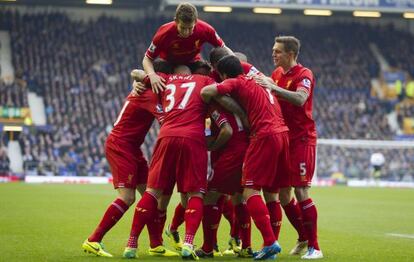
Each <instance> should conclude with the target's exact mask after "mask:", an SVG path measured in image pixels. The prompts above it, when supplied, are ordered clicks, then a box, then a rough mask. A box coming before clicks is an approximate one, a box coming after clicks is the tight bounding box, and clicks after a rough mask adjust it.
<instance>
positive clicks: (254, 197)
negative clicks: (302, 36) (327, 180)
mask: <svg viewBox="0 0 414 262" xmlns="http://www.w3.org/2000/svg"><path fill="white" fill-rule="evenodd" d="M206 42H208V43H210V44H211V45H213V46H214V47H215V48H213V49H212V51H211V52H210V62H209V63H207V62H205V61H203V60H201V56H200V51H201V47H202V45H203V44H204V43H206ZM299 49H300V42H299V40H298V39H296V38H295V37H293V36H279V37H276V38H275V43H274V46H273V54H272V56H273V59H274V63H275V65H276V69H275V71H274V72H273V73H272V76H271V77H266V76H265V75H263V74H262V73H260V72H259V71H258V70H257V69H256V68H255V67H254V66H252V65H250V64H248V63H247V59H246V57H245V56H243V55H242V54H240V53H239V54H238V55H237V56H236V55H235V54H234V53H233V52H232V51H231V50H230V49H229V48H228V47H226V46H225V44H224V42H223V40H222V39H221V38H220V37H219V35H218V34H217V33H216V31H215V29H214V28H213V27H212V26H210V25H209V24H208V23H206V22H204V21H202V20H200V19H198V14H197V9H196V8H195V6H193V5H192V4H189V3H181V4H180V5H178V7H177V10H176V14H175V18H174V21H172V22H170V23H167V24H164V25H162V26H161V27H160V28H159V29H158V31H157V32H156V34H155V36H154V38H153V41H152V43H151V45H150V46H149V48H148V50H147V52H146V54H145V57H144V59H143V68H144V70H133V71H132V73H131V76H132V77H133V79H134V82H133V87H134V89H133V91H132V92H131V93H130V94H129V95H128V97H127V98H126V101H125V104H124V106H123V108H122V110H121V112H120V113H119V116H118V119H117V120H116V121H115V123H114V128H113V130H112V131H111V133H110V134H109V136H108V138H107V141H106V146H105V147H106V148H105V151H106V157H107V159H108V162H109V164H110V166H111V171H112V175H113V184H114V187H115V189H117V191H118V196H117V198H116V199H115V200H114V201H113V202H112V203H111V205H110V206H109V207H108V209H107V210H106V212H105V214H104V216H103V218H102V220H101V222H100V223H99V225H98V226H97V228H96V229H95V231H94V232H93V233H92V234H91V235H90V236H89V237H88V238H87V239H86V240H85V242H84V243H83V245H82V248H83V249H84V250H85V251H86V252H89V253H93V254H95V255H98V256H104V257H112V255H111V254H109V253H108V252H106V251H105V250H104V247H103V245H102V243H101V241H102V239H103V237H104V235H105V234H106V233H107V232H108V231H109V230H110V229H111V228H112V227H113V226H114V225H115V224H116V223H117V222H118V220H119V219H120V218H121V217H122V216H123V214H124V213H125V212H126V211H127V209H128V208H129V207H130V206H131V205H132V204H133V203H134V202H135V191H136V190H138V191H139V193H140V194H141V199H140V200H139V201H138V203H137V205H136V207H135V211H134V218H133V222H132V227H131V231H130V236H129V240H128V243H127V246H126V248H125V251H124V254H123V256H124V257H125V258H136V257H137V249H138V238H139V235H140V234H141V232H142V230H143V228H144V227H145V225H146V226H147V229H148V233H149V238H150V248H149V251H148V253H149V254H150V255H153V256H167V257H168V256H179V255H181V256H182V258H183V259H191V260H198V259H199V257H202V258H210V257H214V256H215V255H221V253H220V252H219V251H218V248H217V229H218V224H219V222H220V218H221V216H222V214H225V216H226V218H228V220H229V221H230V224H231V227H232V228H231V239H230V241H229V245H230V247H229V250H226V252H227V253H232V254H234V255H236V256H238V257H241V258H253V259H254V260H265V259H275V258H276V255H277V254H278V253H280V252H281V247H280V245H279V243H278V238H279V231H280V226H281V221H282V208H283V209H284V211H285V214H286V216H287V218H288V219H289V221H290V222H291V224H292V225H293V226H294V228H295V229H296V231H297V232H298V241H297V243H296V245H295V247H294V248H293V249H292V250H291V251H290V254H291V255H299V254H301V253H302V251H305V250H306V253H305V254H304V255H303V256H302V258H303V259H319V258H322V257H323V255H322V252H321V250H320V248H319V245H318V241H317V210H316V207H315V204H314V202H313V201H312V199H311V198H310V197H309V187H310V183H311V180H312V176H313V173H314V169H315V150H316V139H317V137H316V128H315V123H314V121H313V119H312V99H313V88H314V77H313V75H312V72H311V71H310V70H309V69H308V68H306V67H303V66H302V65H300V64H298V63H297V57H298V53H299ZM154 119H156V120H157V121H158V122H159V124H160V126H161V128H160V132H159V135H158V140H157V142H156V145H155V148H154V152H153V155H152V158H151V161H150V166H149V168H148V165H147V161H146V159H145V158H144V156H143V153H142V151H141V149H140V147H141V145H142V143H143V142H144V139H145V136H146V134H147V132H148V131H149V129H150V128H151V126H152V124H153V121H154ZM208 162H210V167H211V168H208ZM175 184H177V189H178V192H180V193H181V203H179V204H178V206H177V207H176V208H175V212H174V217H173V218H172V223H171V225H169V226H168V228H167V229H165V231H164V226H165V221H166V210H167V206H168V203H169V200H170V197H171V195H172V193H173V189H174V186H175ZM292 187H293V188H294V193H295V196H294V197H292V195H291V191H292ZM261 191H263V197H264V200H265V201H264V200H263V198H262V196H261V194H260V193H261ZM250 218H252V219H253V221H254V224H255V225H256V227H257V229H258V230H259V231H260V233H261V235H262V237H263V246H262V248H261V249H260V250H259V251H256V252H254V251H253V250H252V248H251V223H250V221H251V219H250ZM183 222H185V235H184V239H183V240H182V239H181V238H180V235H179V234H178V231H177V229H178V227H179V226H180V225H181V224H182V223H183ZM201 222H202V228H203V240H204V241H203V245H202V246H201V248H199V249H196V250H195V249H194V245H193V241H194V236H195V234H196V232H197V229H198V227H199V225H200V223H201ZM163 232H165V234H166V235H167V236H168V238H169V239H170V241H171V242H172V244H173V247H174V249H175V250H174V251H171V250H168V249H166V248H165V247H164V245H163V239H162V234H163ZM306 248H307V249H306Z"/></svg>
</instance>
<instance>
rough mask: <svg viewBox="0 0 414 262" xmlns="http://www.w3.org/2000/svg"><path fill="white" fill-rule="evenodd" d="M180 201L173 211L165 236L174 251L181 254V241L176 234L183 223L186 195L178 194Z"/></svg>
mask: <svg viewBox="0 0 414 262" xmlns="http://www.w3.org/2000/svg"><path fill="white" fill-rule="evenodd" d="M180 196H181V201H180V203H178V205H177V206H176V208H175V210H174V216H173V218H172V222H171V225H170V226H169V227H168V228H167V229H166V230H165V234H166V235H167V237H168V239H169V240H170V243H171V245H172V246H173V247H174V248H175V250H176V251H178V252H181V249H182V246H183V241H182V239H181V237H180V234H179V233H178V227H179V226H181V224H182V223H184V215H185V209H186V207H187V195H186V194H180Z"/></svg>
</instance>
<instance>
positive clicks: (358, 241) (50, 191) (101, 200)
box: [0, 183, 414, 262]
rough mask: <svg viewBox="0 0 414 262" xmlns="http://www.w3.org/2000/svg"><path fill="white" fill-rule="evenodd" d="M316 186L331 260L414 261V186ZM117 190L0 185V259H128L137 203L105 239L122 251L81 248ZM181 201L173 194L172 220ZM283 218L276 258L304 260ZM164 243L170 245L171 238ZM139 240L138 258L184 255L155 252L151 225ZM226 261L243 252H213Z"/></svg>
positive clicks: (223, 230)
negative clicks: (294, 252)
mask: <svg viewBox="0 0 414 262" xmlns="http://www.w3.org/2000/svg"><path fill="white" fill-rule="evenodd" d="M312 193H313V199H314V200H315V202H316V203H317V207H318V212H319V221H318V222H319V241H320V245H321V248H322V250H323V252H324V255H325V258H324V261H376V262H378V261H414V190H412V189H378V188H373V189H366V188H348V187H332V188H314V189H312ZM115 196H116V192H115V191H114V190H113V189H112V188H111V186H109V185H52V184H41V185H33V184H24V183H11V184H0V261H125V260H124V259H122V258H121V256H122V251H123V247H124V245H125V243H126V240H127V237H128V233H129V229H130V224H131V219H132V215H133V213H132V210H133V208H131V209H130V210H129V211H128V212H127V213H126V214H125V215H124V217H123V218H122V219H121V220H120V222H119V223H118V224H117V225H116V226H115V227H114V228H113V229H112V230H111V231H110V232H109V233H108V234H107V235H106V236H105V238H104V243H105V245H106V249H107V250H108V251H109V252H110V253H112V254H113V255H114V256H115V258H101V257H95V256H92V255H90V254H85V253H83V252H82V250H81V244H82V242H83V241H84V240H85V238H86V237H87V236H88V235H89V234H90V233H91V232H92V230H93V229H94V228H95V226H96V225H97V223H98V222H99V220H100V218H101V216H102V214H103V212H104V210H105V209H106V207H107V206H108V204H109V203H110V202H111V201H112V200H113V199H114V197H115ZM177 202H178V198H177V197H173V199H172V201H171V203H170V208H169V212H168V219H167V224H168V223H169V221H170V220H171V215H172V212H173V208H174V207H175V204H176V203H177ZM283 219H284V220H283V225H282V232H281V235H280V243H281V245H282V248H284V249H283V251H282V254H280V255H279V256H278V259H277V260H280V261H300V258H299V257H290V256H289V255H288V254H287V252H288V251H289V250H290V248H291V247H292V246H293V244H294V242H295V233H294V231H293V229H292V227H291V225H290V224H289V222H288V221H287V219H286V218H285V217H284V218H283ZM180 232H183V228H181V231H180ZM228 232H229V227H228V224H227V222H226V221H225V220H224V219H223V220H222V223H221V227H220V229H219V237H218V239H219V246H220V248H221V249H225V248H226V247H227V241H228ZM390 234H395V235H390ZM201 236H202V233H201V228H200V229H199V233H198V234H197V239H196V241H195V243H196V245H201ZM252 238H253V239H252V243H253V244H254V246H253V248H254V249H258V248H259V247H260V245H261V239H260V237H259V234H258V231H257V229H256V228H255V227H254V226H253V234H252ZM165 244H166V245H167V246H169V245H168V242H167V241H165ZM139 247H140V252H139V256H140V257H139V260H144V261H162V260H166V261H170V260H176V261H180V260H181V258H176V259H171V258H154V257H150V256H148V255H147V254H146V250H147V248H148V237H147V233H146V231H145V233H144V234H143V235H142V236H141V238H140V242H139ZM222 260H225V261H232V260H233V261H234V260H238V259H236V258H234V257H224V258H215V259H214V261H222ZM245 260H246V261H250V259H245Z"/></svg>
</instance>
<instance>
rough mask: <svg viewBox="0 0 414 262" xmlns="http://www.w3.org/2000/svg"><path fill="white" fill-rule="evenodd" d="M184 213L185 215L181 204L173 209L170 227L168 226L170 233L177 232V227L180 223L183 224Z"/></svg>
mask: <svg viewBox="0 0 414 262" xmlns="http://www.w3.org/2000/svg"><path fill="white" fill-rule="evenodd" d="M184 213H185V208H184V207H183V205H181V203H178V205H177V207H176V208H175V211H174V216H173V218H172V221H171V225H170V230H171V231H177V229H178V227H179V226H180V225H181V224H182V223H184Z"/></svg>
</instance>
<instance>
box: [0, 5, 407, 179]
mask: <svg viewBox="0 0 414 262" xmlns="http://www.w3.org/2000/svg"><path fill="white" fill-rule="evenodd" d="M0 13H1V15H0V17H1V22H0V24H1V26H0V27H1V28H2V29H3V30H9V31H10V33H11V44H12V50H13V63H14V66H15V68H16V71H17V72H21V74H22V75H21V78H22V79H23V80H24V81H23V82H22V83H26V84H27V88H26V87H25V84H22V83H21V84H19V83H14V84H12V85H11V86H9V85H5V84H4V83H1V82H0V90H1V94H2V95H1V96H0V103H1V105H9V106H27V95H25V94H26V93H27V89H29V90H31V91H35V92H36V93H38V94H39V95H41V96H43V97H44V102H45V107H46V116H47V124H48V126H50V127H51V128H50V129H48V130H49V131H47V132H45V131H37V132H36V131H30V132H26V133H25V134H24V135H22V136H21V138H20V139H21V144H22V145H23V148H24V149H23V151H24V159H25V162H26V164H25V165H26V166H27V167H28V169H32V170H33V171H34V172H35V173H36V172H37V171H36V169H40V170H52V171H51V172H48V173H47V174H52V173H58V174H59V175H71V174H77V175H85V174H87V175H109V171H108V166H107V163H106V160H105V157H104V142H105V139H106V136H107V134H108V133H109V131H110V130H111V128H112V125H113V122H114V121H115V119H116V117H117V114H118V112H119V110H120V108H121V106H122V103H123V100H124V98H125V97H126V95H127V94H128V92H129V90H130V89H131V81H130V79H129V78H128V72H129V71H130V70H131V69H132V68H136V67H137V66H138V65H139V64H140V63H139V62H140V61H141V59H142V56H143V54H144V53H145V50H146V48H147V43H149V42H150V39H151V37H152V34H153V32H154V31H155V29H156V27H157V26H158V25H160V24H162V23H165V22H166V21H167V20H168V18H164V17H154V16H150V17H140V18H137V20H135V21H121V20H119V19H118V18H113V17H107V16H102V17H100V18H99V19H97V20H96V21H92V20H91V21H86V22H81V21H72V20H70V19H69V18H68V16H67V15H65V14H64V13H59V12H45V13H38V14H20V13H19V12H17V11H4V10H3V11H0ZM206 20H207V21H209V20H208V19H206ZM218 21H220V22H218ZM240 23H243V26H242V27H241V26H240V27H239V26H232V27H231V30H229V28H228V27H227V26H226V25H228V24H240ZM211 24H212V25H213V26H214V27H215V28H216V30H217V31H218V32H219V33H220V35H221V37H222V38H223V39H224V40H225V41H226V44H227V45H228V46H229V47H231V48H232V49H233V50H236V51H241V52H244V53H245V54H246V55H247V57H248V59H249V62H250V63H251V64H253V65H255V66H256V67H257V68H258V69H259V70H261V71H262V72H264V73H265V74H269V73H270V72H271V71H272V70H273V67H274V66H273V64H272V61H271V59H270V53H271V43H272V42H273V40H274V35H275V34H292V35H296V36H297V37H298V38H299V39H301V40H302V42H303V43H304V45H303V48H302V50H303V51H302V52H301V55H300V61H299V62H301V63H302V64H304V65H306V66H308V67H310V68H312V70H313V72H314V74H315V76H316V79H317V88H316V89H315V103H314V107H315V112H314V116H315V119H316V122H317V125H318V135H319V137H320V138H338V139H344V138H347V139H392V138H393V137H394V135H395V132H393V131H391V129H390V127H389V125H388V121H387V118H386V114H388V113H389V112H390V111H391V110H392V107H390V106H389V105H388V104H386V103H387V102H384V101H380V100H378V99H376V98H371V97H370V94H369V86H370V79H371V77H373V76H377V75H378V72H379V65H378V63H377V62H376V60H375V58H374V56H373V55H371V54H370V52H369V51H368V49H369V43H371V42H375V43H376V44H377V45H378V46H379V48H380V49H381V50H383V54H384V55H386V56H387V58H388V59H389V60H391V61H397V62H398V63H399V64H400V65H401V67H403V68H404V69H406V70H407V71H409V72H412V71H413V68H412V66H413V64H412V63H411V62H412V61H411V62H410V61H408V59H409V58H410V57H412V56H413V53H414V50H413V45H410V44H409V43H413V42H414V39H413V36H412V35H409V34H407V33H403V32H400V31H398V30H397V29H395V28H392V30H390V31H387V33H386V34H382V33H383V30H385V29H382V28H380V27H374V26H369V25H362V24H357V23H352V24H342V23H340V24H329V25H323V26H315V27H306V30H305V27H304V26H303V25H299V24H295V25H293V26H292V28H291V29H289V30H282V29H280V28H278V26H277V25H276V24H275V23H270V22H260V21H254V22H253V21H240V20H238V19H237V18H232V17H224V16H223V17H220V19H216V20H215V21H213V20H212V21H211ZM269 32H274V33H272V34H269ZM259 36H260V39H262V41H257V40H256V39H258V37H259ZM387 39H388V40H387ZM389 39H401V41H398V43H393V45H389V44H387V41H389ZM395 44H397V45H398V48H397V47H395ZM391 46H392V47H391ZM390 48H392V50H391V49H390ZM395 50H402V51H401V52H400V51H399V52H396V51H395ZM3 91H4V92H3ZM4 94H5V95H4ZM412 110H413V106H411V107H408V108H405V109H404V110H402V112H403V113H402V114H405V115H406V114H408V115H410V114H411V115H412ZM372 123H375V124H372ZM157 132H158V127H154V128H152V129H151V130H150V133H149V135H148V136H147V140H146V142H145V146H144V148H143V150H144V153H145V155H146V156H147V157H148V156H150V154H151V152H152V147H153V145H154V142H155V139H156V136H157ZM330 153H331V152H326V154H330ZM319 154H320V156H323V155H324V154H325V153H324V151H322V152H319ZM360 154H361V156H363V155H364V154H365V153H364V151H360ZM385 154H386V158H387V159H391V157H394V156H393V154H389V153H388V152H385ZM388 155H389V156H388ZM402 155H403V156H401V158H400V160H399V163H401V164H402V163H404V161H406V159H407V158H408V157H409V155H408V154H407V153H405V152H404V153H403V154H402ZM368 157H369V156H367V159H368ZM332 158H333V159H338V161H339V162H340V163H339V164H338V165H339V166H344V167H346V168H345V169H346V170H349V168H347V167H351V166H352V163H349V159H348V158H346V157H342V155H341V154H334V155H333V157H332ZM320 159H325V157H321V158H320ZM326 159H329V157H326ZM338 161H331V162H335V163H336V162H338ZM47 163H50V165H52V163H58V164H57V165H56V167H53V168H52V167H49V166H50V165H49V164H47ZM364 163H365V162H364ZM319 165H321V166H322V169H319V168H318V171H321V170H322V171H323V172H322V174H328V173H329V172H328V171H329V170H331V169H332V168H331V167H329V168H326V169H323V167H324V166H332V164H330V163H328V162H325V163H321V161H319V162H318V166H319ZM358 168H359V169H360V171H363V170H365V169H364V168H363V167H362V166H361V167H358ZM40 173H45V172H44V171H41V172H40ZM344 173H345V174H348V173H349V172H348V171H345V172H344ZM413 176H414V174H413Z"/></svg>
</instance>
